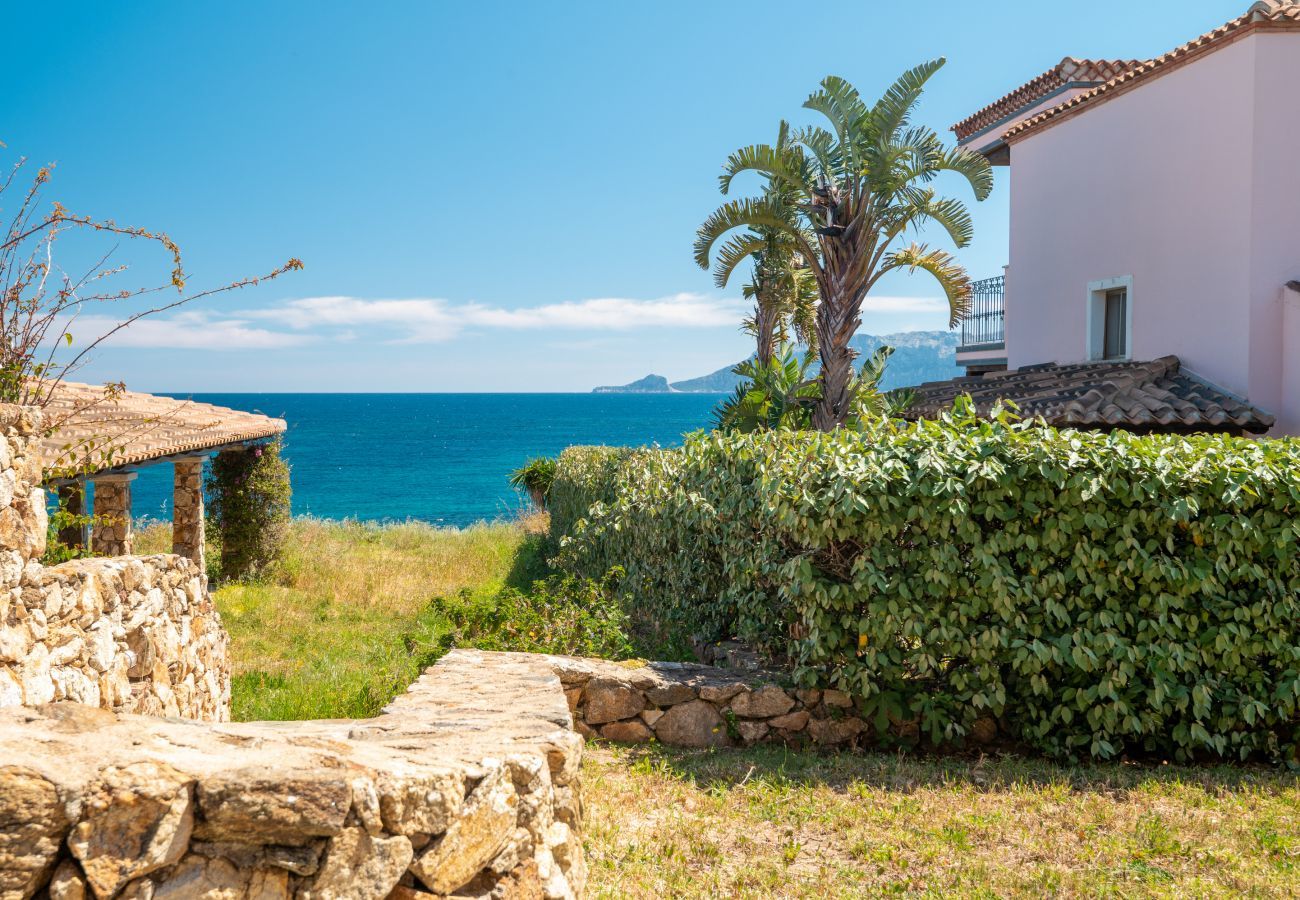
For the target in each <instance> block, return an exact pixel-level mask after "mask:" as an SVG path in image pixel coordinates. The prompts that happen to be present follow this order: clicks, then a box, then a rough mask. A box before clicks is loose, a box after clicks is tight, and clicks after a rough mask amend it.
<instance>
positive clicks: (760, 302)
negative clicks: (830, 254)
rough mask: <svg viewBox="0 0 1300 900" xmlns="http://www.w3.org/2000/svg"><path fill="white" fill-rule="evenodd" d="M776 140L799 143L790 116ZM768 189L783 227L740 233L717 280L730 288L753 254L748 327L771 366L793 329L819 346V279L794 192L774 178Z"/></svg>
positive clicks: (761, 358) (716, 271) (721, 256)
mask: <svg viewBox="0 0 1300 900" xmlns="http://www.w3.org/2000/svg"><path fill="white" fill-rule="evenodd" d="M775 146H776V147H777V148H779V149H780V150H782V151H785V150H789V149H790V148H791V147H793V144H792V143H791V142H790V128H789V126H788V125H787V124H786V123H785V122H782V123H781V130H780V132H779V133H778V134H777V139H776V145H775ZM763 193H764V197H765V198H767V199H768V200H769V203H770V205H771V207H772V208H773V209H779V210H781V211H782V213H783V215H784V221H783V222H782V225H781V227H779V228H773V227H771V226H768V225H755V226H753V227H751V228H750V229H749V230H748V231H746V232H745V233H743V234H739V235H734V236H733V237H732V238H731V240H729V241H728V242H727V243H726V244H724V245H723V246H722V248H721V250H719V251H718V256H717V260H716V262H715V265H714V267H713V280H714V282H715V283H716V284H717V286H718V287H720V288H725V287H726V286H727V284H728V282H729V281H730V280H731V276H732V275H733V274H734V273H735V271H736V269H737V268H738V267H739V266H740V264H741V263H743V262H744V261H745V260H746V259H752V260H753V263H754V265H753V269H752V274H751V277H750V281H749V283H748V284H746V285H745V286H744V288H743V293H744V296H745V298H746V299H749V300H753V301H754V313H753V315H752V316H750V317H749V318H748V319H746V320H745V322H744V325H743V327H744V329H745V330H746V331H748V332H749V333H750V334H751V335H753V337H754V340H755V343H756V350H755V356H756V357H757V358H758V363H759V365H760V366H762V367H767V366H768V365H769V364H770V363H771V362H772V359H773V355H774V354H775V352H776V348H777V347H783V346H784V345H786V344H787V343H789V342H790V334H791V331H793V332H794V336H795V337H796V338H797V339H798V340H799V341H800V342H802V343H803V344H805V345H806V346H808V347H809V348H810V349H812V350H814V351H815V350H816V345H817V335H816V330H815V327H814V322H815V319H816V309H817V282H816V280H815V279H814V278H813V277H812V270H811V269H810V268H809V266H808V263H807V262H806V261H805V260H804V255H803V254H804V252H805V249H806V248H807V247H811V246H812V245H813V243H814V242H815V238H814V236H813V234H812V232H811V231H808V230H807V229H806V228H805V227H804V225H803V224H802V222H801V220H800V216H799V212H798V210H797V209H796V208H795V205H794V204H795V202H796V197H795V195H794V193H793V192H792V191H791V190H790V188H789V187H788V186H786V185H785V184H784V183H782V182H779V181H776V180H774V179H771V178H769V179H767V183H766V185H765V186H764V191H763Z"/></svg>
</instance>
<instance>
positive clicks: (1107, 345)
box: [1102, 288, 1128, 359]
mask: <svg viewBox="0 0 1300 900" xmlns="http://www.w3.org/2000/svg"><path fill="white" fill-rule="evenodd" d="M1105 315H1106V324H1105V326H1104V328H1103V332H1104V335H1105V338H1104V341H1103V345H1102V356H1103V358H1105V359H1124V358H1125V357H1126V356H1128V334H1127V333H1126V332H1127V330H1128V288H1116V289H1115V290H1113V291H1107V292H1106V313H1105Z"/></svg>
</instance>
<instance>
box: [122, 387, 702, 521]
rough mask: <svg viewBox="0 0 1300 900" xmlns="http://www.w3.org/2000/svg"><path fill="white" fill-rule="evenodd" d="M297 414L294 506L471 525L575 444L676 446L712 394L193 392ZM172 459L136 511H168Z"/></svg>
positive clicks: (166, 515) (511, 507) (136, 495)
mask: <svg viewBox="0 0 1300 900" xmlns="http://www.w3.org/2000/svg"><path fill="white" fill-rule="evenodd" d="M193 398H194V399H195V400H199V401H202V402H205V403H215V404H218V405H220V406H227V407H231V408H232V409H242V410H248V411H250V412H260V413H265V414H267V415H271V416H278V417H280V418H283V419H285V421H287V422H288V423H289V432H288V434H287V435H286V437H285V455H286V456H287V457H288V459H289V462H290V464H291V466H292V467H293V511H294V514H295V515H313V516H320V517H322V518H328V519H343V518H354V519H364V520H377V521H400V520H405V519H421V520H423V521H426V522H433V523H435V524H438V525H468V524H470V523H472V522H475V521H478V520H480V519H495V518H500V517H503V516H509V515H512V514H513V513H514V512H515V511H516V510H518V509H519V508H520V507H521V506H523V505H525V503H526V500H525V499H524V498H523V497H522V496H520V494H519V493H518V492H517V491H515V490H514V489H513V488H511V487H510V485H509V484H508V483H507V481H506V478H507V476H508V475H509V473H510V470H511V469H513V468H515V467H516V466H519V465H520V464H522V463H524V462H526V461H527V460H528V459H530V458H532V457H534V456H553V455H555V454H557V453H559V452H560V451H561V450H563V449H564V448H565V447H568V446H570V445H572V444H616V445H629V446H636V445H644V444H654V443H657V444H659V445H661V446H665V447H667V446H673V445H676V444H680V443H681V441H682V435H683V434H685V433H687V432H690V431H694V430H696V429H699V428H704V427H706V426H707V425H708V424H709V421H710V412H711V411H712V409H713V407H714V406H715V405H716V404H717V403H718V401H719V399H720V398H719V396H718V395H715V394H650V395H644V394H642V395H638V394H194V395H193ZM171 478H172V467H171V465H170V464H167V463H164V464H161V465H156V466H151V467H149V468H147V469H144V470H142V471H141V472H140V476H139V478H138V479H137V480H136V481H135V483H134V484H133V486H132V487H133V498H132V499H133V506H134V508H135V514H136V515H137V516H144V517H148V518H163V519H170V518H171Z"/></svg>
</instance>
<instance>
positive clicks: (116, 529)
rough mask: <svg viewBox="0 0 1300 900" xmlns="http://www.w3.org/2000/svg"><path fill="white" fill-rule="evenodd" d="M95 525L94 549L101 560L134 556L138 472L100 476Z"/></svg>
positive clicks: (93, 529)
mask: <svg viewBox="0 0 1300 900" xmlns="http://www.w3.org/2000/svg"><path fill="white" fill-rule="evenodd" d="M93 480H94V482H95V504H94V512H95V522H94V525H93V526H92V528H91V537H90V549H91V550H93V551H94V552H95V553H96V554H98V555H100V556H130V555H131V553H132V551H133V545H134V543H135V535H134V534H132V532H131V482H132V481H134V480H135V473H134V472H127V473H125V474H121V475H96V476H94V478H93Z"/></svg>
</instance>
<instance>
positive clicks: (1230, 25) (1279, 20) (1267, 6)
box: [1003, 0, 1300, 140]
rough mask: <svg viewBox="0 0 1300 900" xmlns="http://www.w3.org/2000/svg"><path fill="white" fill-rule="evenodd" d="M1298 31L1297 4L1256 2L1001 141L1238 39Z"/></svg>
mask: <svg viewBox="0 0 1300 900" xmlns="http://www.w3.org/2000/svg"><path fill="white" fill-rule="evenodd" d="M1266 28H1267V29H1300V2H1295V0H1259V2H1258V3H1255V4H1253V5H1252V6H1251V7H1250V9H1248V10H1246V12H1245V13H1244V14H1243V15H1240V16H1238V17H1237V18H1235V19H1233V20H1232V21H1231V22H1226V23H1225V24H1223V25H1220V26H1219V27H1218V28H1216V29H1214V30H1213V31H1209V32H1206V33H1205V34H1203V35H1201V36H1200V37H1198V38H1196V39H1195V40H1191V41H1188V42H1187V43H1186V44H1183V45H1182V46H1180V47H1176V48H1174V49H1173V50H1170V51H1169V52H1168V53H1166V54H1164V55H1163V56H1157V57H1156V58H1155V59H1150V60H1147V61H1146V62H1144V63H1139V64H1138V65H1136V66H1134V67H1133V68H1131V69H1129V70H1127V71H1125V72H1122V73H1120V74H1118V75H1116V76H1114V77H1112V78H1110V79H1109V80H1107V81H1105V82H1103V83H1102V84H1099V85H1097V86H1096V87H1094V88H1092V89H1091V90H1089V91H1085V92H1084V93H1082V94H1079V95H1078V96H1075V97H1072V98H1071V99H1069V100H1067V101H1066V102H1064V103H1062V104H1061V105H1060V106H1054V107H1052V108H1051V109H1049V110H1046V111H1044V112H1042V113H1040V114H1038V115H1036V116H1034V117H1033V118H1031V119H1027V120H1025V121H1024V122H1020V123H1018V124H1016V125H1014V126H1012V127H1011V128H1010V129H1009V130H1008V131H1007V132H1006V133H1005V134H1004V135H1003V138H1004V139H1006V140H1010V139H1012V138H1014V137H1018V136H1022V135H1024V134H1025V133H1026V132H1028V131H1030V130H1032V129H1035V128H1038V127H1039V126H1040V125H1043V124H1045V123H1047V122H1054V121H1059V120H1060V119H1062V118H1063V117H1065V116H1068V115H1071V114H1073V113H1075V112H1077V111H1078V110H1079V109H1080V108H1086V107H1088V106H1089V105H1092V104H1095V103H1097V102H1098V101H1099V100H1105V99H1109V98H1110V97H1115V96H1119V95H1120V94H1122V93H1124V91H1126V90H1128V89H1129V88H1131V87H1133V86H1134V85H1136V84H1139V83H1141V82H1142V81H1143V80H1144V79H1147V78H1150V77H1152V76H1154V75H1159V74H1162V73H1164V72H1167V71H1170V70H1171V69H1174V68H1176V67H1178V66H1179V65H1182V64H1183V63H1185V62H1187V61H1188V60H1191V59H1195V58H1196V57H1198V56H1200V55H1202V54H1204V53H1208V52H1210V51H1211V50H1215V49H1218V48H1219V47H1222V46H1226V45H1227V44H1230V43H1232V42H1233V41H1235V40H1238V39H1239V38H1242V37H1245V36H1246V35H1248V34H1251V33H1253V32H1255V31H1257V30H1260V29H1266Z"/></svg>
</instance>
